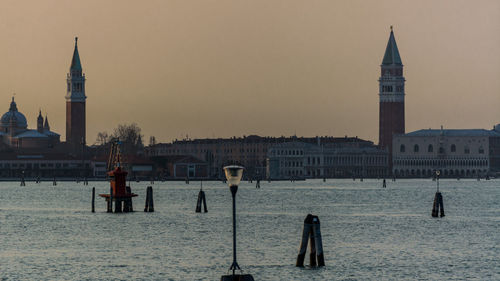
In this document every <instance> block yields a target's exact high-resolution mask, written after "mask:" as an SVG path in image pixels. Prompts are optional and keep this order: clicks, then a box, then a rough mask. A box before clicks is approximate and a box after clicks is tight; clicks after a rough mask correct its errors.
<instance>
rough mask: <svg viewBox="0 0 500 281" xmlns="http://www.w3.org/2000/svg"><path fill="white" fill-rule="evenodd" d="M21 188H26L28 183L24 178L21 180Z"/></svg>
mask: <svg viewBox="0 0 500 281" xmlns="http://www.w3.org/2000/svg"><path fill="white" fill-rule="evenodd" d="M21 186H26V182H25V181H24V177H22V178H21Z"/></svg>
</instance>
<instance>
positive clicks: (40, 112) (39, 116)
mask: <svg viewBox="0 0 500 281" xmlns="http://www.w3.org/2000/svg"><path fill="white" fill-rule="evenodd" d="M38 119H43V117H42V110H41V109H40V110H39V111H38Z"/></svg>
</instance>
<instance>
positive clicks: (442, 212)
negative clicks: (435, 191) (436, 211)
mask: <svg viewBox="0 0 500 281" xmlns="http://www.w3.org/2000/svg"><path fill="white" fill-rule="evenodd" d="M439 206H440V210H441V213H440V215H441V217H444V204H443V195H442V194H441V192H439Z"/></svg>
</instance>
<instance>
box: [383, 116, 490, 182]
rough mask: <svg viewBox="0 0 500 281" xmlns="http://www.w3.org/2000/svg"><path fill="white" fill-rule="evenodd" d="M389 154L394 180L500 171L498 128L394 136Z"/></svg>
mask: <svg viewBox="0 0 500 281" xmlns="http://www.w3.org/2000/svg"><path fill="white" fill-rule="evenodd" d="M392 153H393V168H392V169H393V173H394V175H396V176H397V177H431V176H433V175H434V173H435V171H436V170H439V171H441V177H478V176H481V177H483V176H486V175H488V174H491V173H497V172H499V171H500V162H499V157H500V126H496V127H495V129H493V130H484V129H463V130H450V129H441V130H432V129H427V130H419V131H415V132H411V133H407V134H403V135H396V136H394V140H393V151H392Z"/></svg>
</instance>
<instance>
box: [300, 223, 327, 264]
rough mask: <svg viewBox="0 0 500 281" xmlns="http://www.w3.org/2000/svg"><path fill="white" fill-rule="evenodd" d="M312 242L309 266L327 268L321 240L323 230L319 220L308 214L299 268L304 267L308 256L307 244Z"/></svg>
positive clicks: (301, 244)
mask: <svg viewBox="0 0 500 281" xmlns="http://www.w3.org/2000/svg"><path fill="white" fill-rule="evenodd" d="M308 241H310V243H311V246H310V251H311V252H310V254H309V265H310V266H311V267H314V266H325V257H324V254H323V241H322V239H321V229H320V223H319V218H318V217H317V216H313V215H311V214H308V215H307V216H306V219H305V220H304V229H303V230H302V241H301V242H300V249H299V255H298V256H297V263H296V264H295V265H296V266H298V267H303V266H304V258H305V256H306V250H307V243H308Z"/></svg>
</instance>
